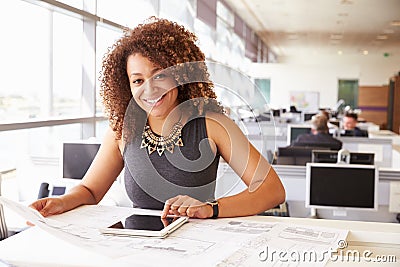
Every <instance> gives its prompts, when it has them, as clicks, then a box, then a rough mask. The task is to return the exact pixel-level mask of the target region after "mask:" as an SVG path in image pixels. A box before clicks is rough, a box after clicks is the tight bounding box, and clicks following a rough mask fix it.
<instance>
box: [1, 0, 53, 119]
mask: <svg viewBox="0 0 400 267" xmlns="http://www.w3.org/2000/svg"><path fill="white" fill-rule="evenodd" d="M1 5H2V7H1V8H0V25H1V29H2V31H1V34H2V41H1V42H0V58H1V64H0V73H1V77H2V79H1V87H0V121H1V122H3V123H4V122H10V121H17V120H27V119H30V118H38V117H42V116H46V115H48V114H47V109H46V107H47V106H46V101H48V99H49V96H48V94H49V88H50V84H49V68H50V62H49V60H50V53H49V51H51V50H50V47H49V38H50V36H51V34H50V29H51V28H50V27H49V20H50V19H51V13H50V12H49V11H48V10H47V9H44V8H40V7H38V6H35V5H32V4H29V3H27V2H24V1H15V0H5V1H2V2H1ZM33 18H34V19H33Z"/></svg>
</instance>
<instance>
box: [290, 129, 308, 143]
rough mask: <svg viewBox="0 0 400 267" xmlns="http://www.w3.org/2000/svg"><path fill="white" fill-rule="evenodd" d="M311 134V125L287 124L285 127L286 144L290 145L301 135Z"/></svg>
mask: <svg viewBox="0 0 400 267" xmlns="http://www.w3.org/2000/svg"><path fill="white" fill-rule="evenodd" d="M308 133H311V125H307V124H288V126H287V144H288V145H290V144H292V143H293V142H294V141H295V140H296V138H297V137H298V136H299V135H301V134H308Z"/></svg>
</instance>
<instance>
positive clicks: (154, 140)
mask: <svg viewBox="0 0 400 267" xmlns="http://www.w3.org/2000/svg"><path fill="white" fill-rule="evenodd" d="M182 127H183V125H182V123H181V119H179V121H178V122H176V123H175V124H174V126H173V127H172V130H171V132H170V133H169V135H168V136H162V135H161V136H160V135H156V134H155V133H154V132H153V131H152V130H151V128H150V125H149V124H148V123H146V126H145V127H144V130H143V134H142V143H141V144H140V148H146V147H147V150H148V151H149V155H150V154H151V153H153V152H154V151H156V150H157V153H158V155H159V156H161V155H162V154H163V153H164V150H168V151H169V152H170V153H171V154H172V153H174V147H175V146H183V142H182V136H181V131H182Z"/></svg>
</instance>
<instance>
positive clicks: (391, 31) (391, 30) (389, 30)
mask: <svg viewBox="0 0 400 267" xmlns="http://www.w3.org/2000/svg"><path fill="white" fill-rule="evenodd" d="M383 33H385V34H392V33H394V30H393V29H385V30H383Z"/></svg>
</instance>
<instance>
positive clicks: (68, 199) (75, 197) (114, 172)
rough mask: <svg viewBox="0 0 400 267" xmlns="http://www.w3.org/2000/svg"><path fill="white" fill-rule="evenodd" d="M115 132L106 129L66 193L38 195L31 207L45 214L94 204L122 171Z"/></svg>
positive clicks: (118, 142)
mask: <svg viewBox="0 0 400 267" xmlns="http://www.w3.org/2000/svg"><path fill="white" fill-rule="evenodd" d="M119 144H120V141H118V140H116V139H115V134H114V132H113V131H112V130H111V129H109V130H108V131H107V133H106V135H105V137H104V140H103V142H102V144H101V146H100V149H99V151H98V152H97V155H96V157H95V159H94V160H93V162H92V164H91V166H90V168H89V169H88V171H87V172H86V174H85V176H84V177H83V179H82V181H81V182H80V183H79V184H78V185H76V186H74V187H73V188H72V189H71V190H69V191H68V192H67V193H66V194H64V195H62V196H59V197H55V198H44V199H39V200H37V201H35V202H34V203H32V204H31V207H33V208H35V209H37V210H38V211H40V212H41V213H42V214H43V215H44V216H48V215H53V214H59V213H62V212H65V211H68V210H71V209H74V208H76V207H78V206H81V205H85V204H97V203H98V202H100V200H101V199H102V198H103V197H104V195H105V194H106V192H107V191H108V189H109V188H110V187H111V185H112V184H113V182H114V181H115V179H116V178H117V177H118V175H119V173H120V172H121V170H122V168H123V166H124V163H123V158H122V154H121V150H120V147H119Z"/></svg>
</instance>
